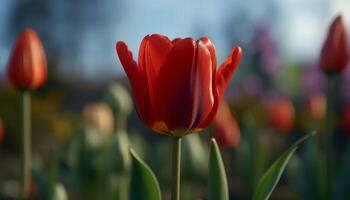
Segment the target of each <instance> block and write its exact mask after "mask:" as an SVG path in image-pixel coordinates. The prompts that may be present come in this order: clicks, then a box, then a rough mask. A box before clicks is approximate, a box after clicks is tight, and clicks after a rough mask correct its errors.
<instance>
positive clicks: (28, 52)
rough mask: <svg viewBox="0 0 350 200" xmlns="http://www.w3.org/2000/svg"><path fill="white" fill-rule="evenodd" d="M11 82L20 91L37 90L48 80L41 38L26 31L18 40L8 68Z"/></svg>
mask: <svg viewBox="0 0 350 200" xmlns="http://www.w3.org/2000/svg"><path fill="white" fill-rule="evenodd" d="M7 77H8V79H9V81H10V82H11V83H12V84H13V85H14V86H16V87H17V88H20V89H25V90H28V89H37V88H38V87H40V86H42V85H43V84H44V83H45V81H46V79H47V64H46V56H45V51H44V48H43V46H42V44H41V41H40V39H39V36H38V35H37V33H36V32H35V31H34V30H32V29H26V30H24V31H23V32H22V33H21V34H20V35H19V37H18V38H17V40H16V43H15V45H14V47H13V50H12V53H11V57H10V60H9V63H8V66H7Z"/></svg>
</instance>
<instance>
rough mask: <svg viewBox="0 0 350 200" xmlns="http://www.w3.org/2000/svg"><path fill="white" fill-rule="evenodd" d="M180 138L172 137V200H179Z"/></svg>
mask: <svg viewBox="0 0 350 200" xmlns="http://www.w3.org/2000/svg"><path fill="white" fill-rule="evenodd" d="M180 169H181V137H174V144H173V185H172V198H171V199H172V200H179V199H180Z"/></svg>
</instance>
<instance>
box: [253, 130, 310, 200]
mask: <svg viewBox="0 0 350 200" xmlns="http://www.w3.org/2000/svg"><path fill="white" fill-rule="evenodd" d="M314 135H315V132H312V133H310V134H308V135H305V136H304V137H302V138H301V139H299V140H298V141H297V142H295V143H294V144H293V145H292V146H291V147H290V148H289V149H288V150H287V151H286V152H285V153H284V154H282V156H280V157H279V158H278V159H277V160H276V161H275V162H274V163H273V164H272V165H271V167H270V168H269V169H268V170H267V171H266V172H265V174H264V175H263V177H262V178H261V179H260V182H259V184H258V186H257V188H256V190H255V192H254V196H253V200H262V199H268V198H269V197H270V195H271V193H272V191H273V190H274V189H275V187H276V186H277V183H278V181H279V180H280V178H281V176H282V173H283V171H284V169H285V167H286V166H287V164H288V162H289V160H290V158H291V157H292V156H293V154H294V152H295V151H296V150H297V149H298V147H299V145H300V144H301V143H302V142H304V141H305V140H306V139H308V138H310V137H312V136H314Z"/></svg>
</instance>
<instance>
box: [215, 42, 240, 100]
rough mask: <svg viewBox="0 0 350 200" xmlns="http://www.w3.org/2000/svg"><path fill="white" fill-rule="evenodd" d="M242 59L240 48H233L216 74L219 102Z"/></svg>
mask: <svg viewBox="0 0 350 200" xmlns="http://www.w3.org/2000/svg"><path fill="white" fill-rule="evenodd" d="M241 58H242V49H241V48H240V47H235V48H233V49H232V50H231V53H230V55H229V56H228V57H227V59H226V61H225V62H224V63H223V64H221V66H220V68H219V70H218V72H217V74H216V88H217V90H218V95H219V102H220V100H221V98H222V96H223V95H224V92H225V90H226V87H227V85H228V83H229V81H230V79H231V77H232V75H233V73H234V72H235V70H236V68H237V66H238V64H239V62H240V61H241Z"/></svg>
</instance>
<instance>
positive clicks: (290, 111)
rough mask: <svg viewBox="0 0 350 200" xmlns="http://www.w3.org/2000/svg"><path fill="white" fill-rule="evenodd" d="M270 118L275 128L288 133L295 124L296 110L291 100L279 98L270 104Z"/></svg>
mask: <svg viewBox="0 0 350 200" xmlns="http://www.w3.org/2000/svg"><path fill="white" fill-rule="evenodd" d="M268 114H269V120H270V123H271V125H272V127H273V128H275V129H276V130H278V131H280V132H281V133H288V132H290V131H291V130H292V128H293V126H294V118H295V111H294V107H293V104H292V102H291V101H289V100H288V99H278V100H275V101H273V102H272V103H270V104H269V107H268Z"/></svg>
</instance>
